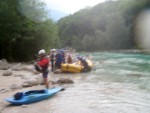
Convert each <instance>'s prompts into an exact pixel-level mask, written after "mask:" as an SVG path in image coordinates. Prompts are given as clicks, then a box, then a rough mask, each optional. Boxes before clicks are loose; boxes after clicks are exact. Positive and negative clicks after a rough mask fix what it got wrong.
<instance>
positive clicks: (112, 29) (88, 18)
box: [58, 0, 150, 51]
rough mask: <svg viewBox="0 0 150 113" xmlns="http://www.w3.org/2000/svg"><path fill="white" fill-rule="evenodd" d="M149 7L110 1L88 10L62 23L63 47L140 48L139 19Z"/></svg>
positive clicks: (144, 2)
mask: <svg viewBox="0 0 150 113" xmlns="http://www.w3.org/2000/svg"><path fill="white" fill-rule="evenodd" d="M149 7H150V1H149V0H138V1H137V0H118V1H111V0H109V1H108V2H104V3H100V4H98V5H96V6H95V7H92V8H90V7H87V8H85V9H83V10H80V11H78V12H76V13H74V14H73V15H69V16H67V17H65V18H63V19H61V20H60V21H59V22H58V26H59V31H60V32H59V36H60V40H61V44H62V45H63V46H72V47H73V48H76V49H77V50H85V51H99V50H114V49H131V48H136V47H137V45H136V44H135V42H134V38H135V37H134V36H135V32H134V25H135V20H136V17H137V15H138V14H139V13H140V12H141V11H143V10H144V9H147V8H149Z"/></svg>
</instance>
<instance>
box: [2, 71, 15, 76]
mask: <svg viewBox="0 0 150 113" xmlns="http://www.w3.org/2000/svg"><path fill="white" fill-rule="evenodd" d="M12 74H13V73H12V71H11V70H7V71H5V72H4V73H3V76H11V75H12Z"/></svg>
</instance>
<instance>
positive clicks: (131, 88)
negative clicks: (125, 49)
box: [51, 52, 150, 113]
mask: <svg viewBox="0 0 150 113" xmlns="http://www.w3.org/2000/svg"><path fill="white" fill-rule="evenodd" d="M92 61H93V62H94V69H93V70H92V71H91V72H89V73H82V74H75V75H73V74H68V75H64V76H73V78H74V80H75V82H76V83H75V84H74V85H72V86H70V87H68V89H66V91H65V93H62V94H61V95H60V96H61V97H60V98H57V99H54V100H53V103H56V104H53V105H52V106H51V108H52V109H51V110H52V112H54V113H150V82H149V81H150V55H148V54H142V53H138V54H134V53H108V52H99V53H92ZM57 96H58V95H57ZM51 101H52V100H51Z"/></svg>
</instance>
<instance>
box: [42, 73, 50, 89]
mask: <svg viewBox="0 0 150 113" xmlns="http://www.w3.org/2000/svg"><path fill="white" fill-rule="evenodd" d="M43 80H44V84H45V87H46V88H47V89H48V88H49V82H48V71H46V72H44V73H43Z"/></svg>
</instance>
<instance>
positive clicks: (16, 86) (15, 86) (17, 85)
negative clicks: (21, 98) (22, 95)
mask: <svg viewBox="0 0 150 113" xmlns="http://www.w3.org/2000/svg"><path fill="white" fill-rule="evenodd" d="M21 88H22V86H21V85H20V84H12V85H11V86H10V89H12V90H16V89H21Z"/></svg>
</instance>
